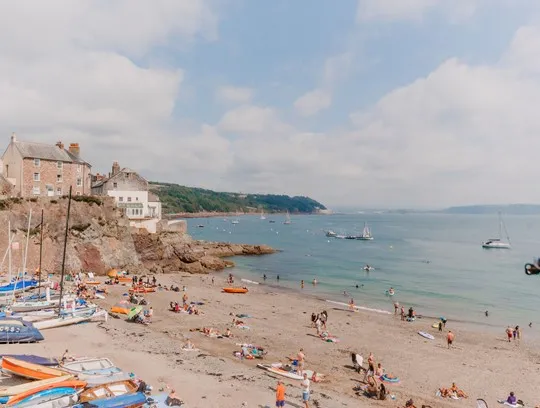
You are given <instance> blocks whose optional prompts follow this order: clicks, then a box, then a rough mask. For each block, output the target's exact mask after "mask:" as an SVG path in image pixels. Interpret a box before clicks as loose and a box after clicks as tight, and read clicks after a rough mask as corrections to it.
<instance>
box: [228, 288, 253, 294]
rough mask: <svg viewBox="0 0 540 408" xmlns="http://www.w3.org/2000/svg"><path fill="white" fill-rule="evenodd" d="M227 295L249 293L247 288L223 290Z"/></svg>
mask: <svg viewBox="0 0 540 408" xmlns="http://www.w3.org/2000/svg"><path fill="white" fill-rule="evenodd" d="M223 292H225V293H248V290H247V289H246V288H223Z"/></svg>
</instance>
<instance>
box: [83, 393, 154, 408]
mask: <svg viewBox="0 0 540 408" xmlns="http://www.w3.org/2000/svg"><path fill="white" fill-rule="evenodd" d="M145 403H146V395H144V394H143V393H141V392H137V393H135V394H126V395H119V396H118V397H112V398H104V399H99V400H94V401H90V402H83V403H82V404H77V405H74V406H73V408H128V407H137V406H141V407H142V406H143V404H145Z"/></svg>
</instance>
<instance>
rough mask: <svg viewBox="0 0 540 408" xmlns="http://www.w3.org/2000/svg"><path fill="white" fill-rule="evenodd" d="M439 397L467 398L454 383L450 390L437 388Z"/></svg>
mask: <svg viewBox="0 0 540 408" xmlns="http://www.w3.org/2000/svg"><path fill="white" fill-rule="evenodd" d="M439 392H440V394H441V397H443V398H469V396H468V395H467V394H465V392H464V391H463V390H460V389H459V388H458V387H457V385H456V383H452V386H451V387H450V388H439Z"/></svg>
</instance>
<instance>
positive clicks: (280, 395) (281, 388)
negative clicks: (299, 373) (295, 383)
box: [276, 381, 285, 407]
mask: <svg viewBox="0 0 540 408" xmlns="http://www.w3.org/2000/svg"><path fill="white" fill-rule="evenodd" d="M284 406H285V385H283V381H278V383H277V387H276V407H284Z"/></svg>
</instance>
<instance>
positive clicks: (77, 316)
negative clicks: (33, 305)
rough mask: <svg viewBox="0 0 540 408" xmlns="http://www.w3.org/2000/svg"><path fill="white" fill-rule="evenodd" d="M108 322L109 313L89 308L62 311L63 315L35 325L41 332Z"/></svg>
mask: <svg viewBox="0 0 540 408" xmlns="http://www.w3.org/2000/svg"><path fill="white" fill-rule="evenodd" d="M101 319H104V320H107V312H106V311H104V310H100V311H96V308H88V309H86V310H85V309H82V310H77V309H76V310H75V311H69V309H68V310H66V311H62V315H61V316H59V317H55V318H53V319H48V320H41V321H38V322H36V323H35V324H34V326H35V327H36V328H38V329H39V330H45V329H54V328H55V327H63V326H70V325H72V324H78V323H83V322H88V321H96V320H101Z"/></svg>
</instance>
